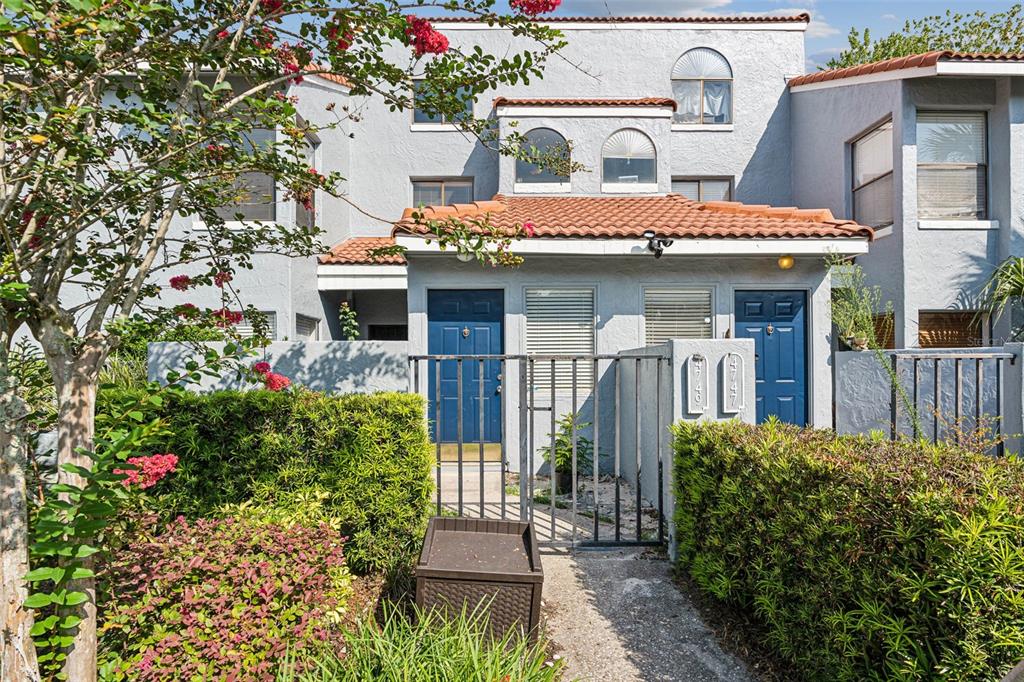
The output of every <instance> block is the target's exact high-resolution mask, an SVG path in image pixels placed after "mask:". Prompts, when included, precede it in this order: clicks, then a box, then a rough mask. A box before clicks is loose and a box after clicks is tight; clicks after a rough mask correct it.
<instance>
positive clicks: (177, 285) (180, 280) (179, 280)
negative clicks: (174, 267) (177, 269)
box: [170, 275, 192, 291]
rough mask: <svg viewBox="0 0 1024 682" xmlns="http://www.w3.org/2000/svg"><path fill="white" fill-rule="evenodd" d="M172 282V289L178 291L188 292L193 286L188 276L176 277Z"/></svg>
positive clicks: (172, 278)
mask: <svg viewBox="0 0 1024 682" xmlns="http://www.w3.org/2000/svg"><path fill="white" fill-rule="evenodd" d="M170 281H171V288H172V289H177V290H178V291H188V288H189V287H190V286H192V278H191V277H189V276H188V275H175V276H174V277H171V280H170Z"/></svg>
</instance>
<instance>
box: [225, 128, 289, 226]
mask: <svg viewBox="0 0 1024 682" xmlns="http://www.w3.org/2000/svg"><path fill="white" fill-rule="evenodd" d="M273 143H274V131H273V130H266V129H262V128H260V129H255V130H252V131H250V132H249V133H248V134H247V136H246V139H245V143H244V144H245V146H246V147H247V148H248V149H255V148H259V147H269V146H270V145H272V144H273ZM276 195H277V192H276V184H275V183H274V177H273V176H272V175H269V174H267V173H256V172H253V173H240V174H239V175H238V177H237V178H236V179H235V200H234V201H232V202H231V203H229V204H225V205H224V206H221V207H220V208H218V209H217V215H219V216H220V217H221V218H222V219H223V220H228V221H231V220H268V221H270V220H276V219H277V205H276V201H277V196H276Z"/></svg>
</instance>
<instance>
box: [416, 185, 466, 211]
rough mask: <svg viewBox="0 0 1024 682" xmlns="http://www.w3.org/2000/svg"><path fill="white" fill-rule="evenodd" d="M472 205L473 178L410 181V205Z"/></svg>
mask: <svg viewBox="0 0 1024 682" xmlns="http://www.w3.org/2000/svg"><path fill="white" fill-rule="evenodd" d="M471 203H473V178H437V179H422V180H413V181H412V205H413V206H415V207H420V206H445V205H450V204H471Z"/></svg>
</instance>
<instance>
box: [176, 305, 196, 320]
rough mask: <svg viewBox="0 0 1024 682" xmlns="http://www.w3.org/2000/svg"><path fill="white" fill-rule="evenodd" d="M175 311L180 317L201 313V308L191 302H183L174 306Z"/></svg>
mask: <svg viewBox="0 0 1024 682" xmlns="http://www.w3.org/2000/svg"><path fill="white" fill-rule="evenodd" d="M174 313H175V314H176V315H177V316H178V317H195V316H196V315H197V314H198V313H199V308H197V307H195V305H193V304H191V303H182V304H181V305H177V306H174Z"/></svg>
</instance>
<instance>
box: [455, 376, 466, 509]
mask: <svg viewBox="0 0 1024 682" xmlns="http://www.w3.org/2000/svg"><path fill="white" fill-rule="evenodd" d="M455 362H456V372H455V378H456V381H455V383H456V384H458V388H457V390H458V392H459V395H458V398H457V399H456V409H457V410H458V411H459V414H458V419H457V420H456V421H457V422H458V431H457V432H456V434H455V437H456V444H457V447H458V451H459V516H462V477H463V471H462V440H463V438H464V437H465V431H463V430H462V427H463V423H462V421H463V420H462V417H463V414H462V358H457V359H456V360H455Z"/></svg>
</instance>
